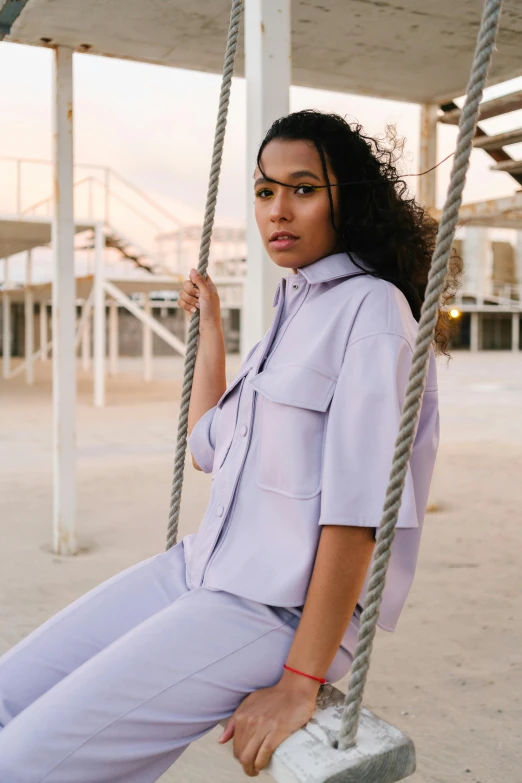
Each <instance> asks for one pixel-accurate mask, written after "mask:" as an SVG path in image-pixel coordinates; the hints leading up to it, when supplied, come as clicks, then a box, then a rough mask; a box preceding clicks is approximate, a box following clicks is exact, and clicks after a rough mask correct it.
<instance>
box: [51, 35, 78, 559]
mask: <svg viewBox="0 0 522 783" xmlns="http://www.w3.org/2000/svg"><path fill="white" fill-rule="evenodd" d="M54 215H55V217H54V221H53V242H52V244H53V256H54V275H53V312H52V317H53V421H54V441H53V464H54V509H53V549H54V551H55V552H56V553H57V554H61V555H73V554H76V552H77V551H78V547H77V542H76V529H75V528H76V452H75V407H76V350H75V345H74V334H75V321H76V312H75V310H76V307H75V297H76V282H75V275H74V210H73V52H72V49H68V48H66V47H64V46H58V47H57V48H56V49H55V57H54Z"/></svg>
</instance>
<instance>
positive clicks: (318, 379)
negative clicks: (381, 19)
mask: <svg viewBox="0 0 522 783" xmlns="http://www.w3.org/2000/svg"><path fill="white" fill-rule="evenodd" d="M249 382H250V383H251V384H252V386H253V387H254V389H255V390H256V391H257V392H258V395H259V399H258V403H257V404H258V408H257V414H256V415H257V416H258V417H259V422H258V426H257V431H258V433H259V444H258V460H257V483H258V484H259V486H260V487H262V488H263V489H268V490H271V491H272V492H279V493H280V494H282V495H287V496H289V497H294V498H303V499H305V498H312V497H314V496H315V495H317V494H318V493H319V492H320V491H321V481H322V463H323V446H324V437H325V432H326V418H327V410H328V406H329V404H330V401H331V399H332V395H333V392H334V389H335V384H336V379H335V378H333V377H331V376H329V375H327V374H325V373H323V372H322V371H320V370H317V369H315V368H314V367H310V366H309V365H305V364H284V365H279V366H277V367H270V368H268V369H266V370H264V371H263V372H260V373H258V374H257V375H255V376H254V377H253V378H251V379H250V381H249Z"/></svg>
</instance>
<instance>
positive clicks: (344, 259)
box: [183, 253, 439, 631]
mask: <svg viewBox="0 0 522 783" xmlns="http://www.w3.org/2000/svg"><path fill="white" fill-rule="evenodd" d="M359 272H360V270H359V269H358V268H357V267H356V266H355V265H354V264H353V262H352V261H351V260H350V258H349V256H348V255H347V254H345V253H338V254H335V255H331V256H327V257H325V258H322V259H320V260H319V261H316V262H314V263H313V264H310V265H309V266H306V267H303V268H301V269H299V270H298V272H297V274H293V273H290V274H288V275H287V276H286V277H283V278H282V280H281V282H280V283H279V286H278V288H277V291H276V294H275V298H274V307H275V308H276V310H275V315H274V320H273V322H272V325H271V327H270V329H269V330H268V332H267V333H266V334H265V336H264V337H263V339H262V340H261V341H260V342H259V343H257V344H256V345H255V346H254V347H253V348H252V350H251V351H250V353H249V354H248V356H247V357H246V359H245V361H244V362H243V365H242V367H241V369H240V371H239V374H238V376H237V377H236V379H235V380H234V381H233V383H232V384H231V385H230V386H229V387H228V388H227V390H226V391H225V393H224V394H223V396H222V397H221V399H220V400H219V401H218V403H217V405H216V406H215V407H213V408H211V409H210V410H209V411H207V413H205V414H204V415H203V416H202V417H201V419H200V420H199V421H198V422H197V424H196V425H195V427H194V429H193V431H192V433H191V436H190V438H189V446H190V449H191V451H192V454H193V456H194V459H195V460H196V462H197V463H198V465H199V466H200V467H201V469H202V470H204V471H205V472H208V473H212V489H211V495H210V501H209V504H208V506H207V509H206V512H205V515H204V517H203V520H202V522H201V526H200V528H199V531H198V532H197V533H196V534H191V535H187V536H185V537H184V539H183V545H184V550H185V557H186V564H187V580H188V584H189V586H190V587H199V586H201V585H204V586H206V587H208V588H210V589H219V590H225V591H228V592H230V593H234V594H236V595H240V596H243V597H245V598H249V599H251V600H254V601H259V602H262V603H264V604H271V605H275V606H284V607H287V608H292V607H302V605H303V604H304V602H305V598H306V592H307V589H308V584H309V581H310V577H311V574H312V569H313V565H314V561H315V555H316V551H317V545H318V542H319V535H320V531H321V525H361V526H368V527H374V528H375V527H378V525H379V523H380V519H381V515H382V508H383V504H384V497H385V491H386V487H387V484H388V479H389V475H390V468H391V462H392V455H393V450H394V444H395V440H396V437H397V433H398V428H399V418H400V412H401V407H402V403H403V401H404V397H405V390H406V385H407V380H408V373H409V370H410V365H411V359H412V352H413V347H414V341H415V335H416V332H417V322H416V321H415V319H414V318H413V316H412V313H411V310H410V307H409V305H408V303H407V301H406V298H405V297H404V295H403V294H402V293H401V292H400V291H399V290H398V289H397V288H396V287H395V286H394V285H392V284H391V283H388V282H386V281H383V280H380V279H376V278H374V277H370V276H361V275H359V276H356V277H355V276H354V275H356V274H357V273H359ZM438 440H439V415H438V405H437V380H436V368H435V360H434V355H433V351H432V352H431V355H430V361H429V370H428V377H427V383H426V388H425V391H424V397H423V402H422V409H421V413H420V419H419V424H418V427H417V433H416V437H415V444H414V447H413V453H412V457H411V462H410V466H409V469H408V474H407V477H406V484H405V488H404V494H403V498H402V505H401V508H400V512H399V519H398V524H397V533H396V536H395V540H394V543H393V551H392V556H391V560H390V565H389V570H388V575H387V579H386V586H385V589H384V596H383V602H382V605H381V610H380V616H379V626H380V627H381V628H383V629H385V630H388V631H393V630H394V628H395V625H396V623H397V620H398V618H399V615H400V612H401V610H402V607H403V605H404V602H405V600H406V597H407V595H408V591H409V589H410V586H411V583H412V580H413V576H414V572H415V566H416V561H417V554H418V549H419V543H420V537H421V532H422V524H423V520H424V514H425V510H426V504H427V499H428V491H429V486H430V481H431V477H432V472H433V466H434V462H435V456H436V452H437V447H438ZM366 586H367V585H366V583H365V585H364V587H363V590H362V593H361V595H360V597H359V604H360V605H361V606H364V600H365V594H366ZM297 613H299V610H297Z"/></svg>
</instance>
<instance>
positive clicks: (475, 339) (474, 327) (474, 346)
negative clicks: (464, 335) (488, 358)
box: [469, 312, 480, 352]
mask: <svg viewBox="0 0 522 783" xmlns="http://www.w3.org/2000/svg"><path fill="white" fill-rule="evenodd" d="M479 318H480V315H479V314H478V313H477V312H475V313H471V315H470V319H471V330H470V344H469V347H470V350H471V351H473V352H476V351H478V350H480V321H479Z"/></svg>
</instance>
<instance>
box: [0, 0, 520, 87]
mask: <svg viewBox="0 0 522 783" xmlns="http://www.w3.org/2000/svg"><path fill="white" fill-rule="evenodd" d="M1 3H2V0H0V4H1ZM8 5H12V0H4V5H3V6H2V7H0V22H1V21H2V18H1V17H2V8H6V7H7V6H8ZM18 5H19V7H20V9H21V11H20V15H19V16H18V18H17V19H16V20H15V21H14V22H13V23H12V26H11V28H10V34H9V35H8V36H7V40H9V41H15V42H19V43H25V44H34V45H40V46H41V45H46V44H44V43H43V41H42V39H50V41H51V44H50V45H56V44H61V45H64V46H70V47H72V48H74V49H75V50H77V51H85V47H86V46H88V47H89V49H88V51H89V53H93V54H102V55H106V56H110V57H119V58H124V59H130V60H137V61H144V62H152V63H159V64H162V65H168V66H173V67H177V68H187V69H192V70H197V71H207V72H212V73H219V72H220V71H221V69H222V66H223V54H224V46H225V40H226V31H227V25H228V17H229V10H230V3H229V0H198V2H197V3H192V4H189V3H186V2H184V0H170V1H169V2H168V3H166V2H164V0H147V2H146V3H144V2H143V0H111V2H110V3H108V2H107V0H27V2H26V3H25V5H24V4H23V3H18ZM482 5H483V3H482V0H460V2H454V0H438V2H436V3H435V2H433V0H384V1H383V0H329V2H328V3H325V2H319V1H318V0H294V2H293V3H292V57H293V61H292V62H293V79H292V81H293V83H294V84H298V85H303V86H307V87H316V88H321V89H328V90H339V91H343V92H352V93H361V94H367V95H375V96H380V97H384V98H393V99H397V100H405V101H413V102H425V101H433V102H444V101H447V100H450V99H452V98H454V97H456V96H458V95H462V94H463V93H464V91H465V86H466V84H467V80H468V75H469V68H470V64H471V59H472V55H473V51H474V48H475V40H476V35H477V30H478V25H479V22H480V16H481V11H482ZM0 26H1V25H0ZM521 42H522V3H520V1H519V0H504V9H503V13H502V18H501V27H500V32H499V37H498V45H497V49H498V51H497V52H496V53H495V55H494V58H493V63H492V67H491V70H490V80H489V83H490V84H494V83H498V82H502V81H505V80H507V79H510V78H513V77H515V76H518V75H520V74H521V73H522V64H521V61H520V48H521ZM47 45H49V44H47ZM242 48H243V47H242V45H241V46H240V53H239V55H238V63H237V74H238V75H242V73H243V55H242Z"/></svg>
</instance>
